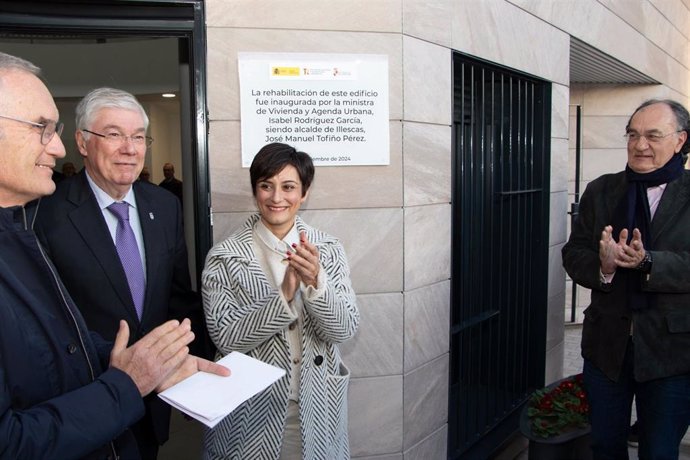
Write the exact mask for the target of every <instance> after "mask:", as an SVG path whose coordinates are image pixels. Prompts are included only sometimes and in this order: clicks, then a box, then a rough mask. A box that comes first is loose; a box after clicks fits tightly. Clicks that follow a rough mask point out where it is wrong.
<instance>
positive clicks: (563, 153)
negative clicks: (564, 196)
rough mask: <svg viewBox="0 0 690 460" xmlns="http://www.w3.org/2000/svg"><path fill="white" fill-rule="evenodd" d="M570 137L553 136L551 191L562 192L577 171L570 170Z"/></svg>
mask: <svg viewBox="0 0 690 460" xmlns="http://www.w3.org/2000/svg"><path fill="white" fill-rule="evenodd" d="M568 151H569V150H568V139H562V138H555V137H552V138H551V158H550V159H551V176H550V177H549V187H550V191H551V192H552V193H553V192H561V191H563V190H566V189H567V187H568V179H569V178H570V176H571V175H573V174H574V173H575V171H574V170H568Z"/></svg>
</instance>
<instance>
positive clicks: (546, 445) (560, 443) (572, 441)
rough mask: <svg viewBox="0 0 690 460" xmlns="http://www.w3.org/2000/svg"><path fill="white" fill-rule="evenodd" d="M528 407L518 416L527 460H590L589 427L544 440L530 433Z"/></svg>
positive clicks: (551, 387) (548, 387) (553, 386)
mask: <svg viewBox="0 0 690 460" xmlns="http://www.w3.org/2000/svg"><path fill="white" fill-rule="evenodd" d="M569 378H570V377H566V378H565V379H563V380H559V381H557V382H554V383H552V384H551V385H549V386H547V387H546V388H545V390H546V391H551V390H553V389H555V388H556V387H558V386H559V385H560V384H561V382H563V381H565V380H568V379H569ZM531 399H532V398H530V400H531ZM529 406H530V402H528V403H527V404H525V405H524V407H523V408H522V412H521V414H520V431H521V432H522V434H523V435H524V436H525V437H526V438H527V439H529V455H528V458H529V460H590V459H591V458H592V451H591V449H590V446H589V444H590V436H589V432H590V427H589V425H586V426H585V427H581V428H574V429H569V430H568V431H566V432H564V433H562V434H559V435H556V436H550V437H548V438H544V437H542V436H539V435H537V434H535V433H534V432H533V431H532V426H531V423H530V417H529V416H528V409H529Z"/></svg>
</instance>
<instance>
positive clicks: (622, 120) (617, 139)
mask: <svg viewBox="0 0 690 460" xmlns="http://www.w3.org/2000/svg"><path fill="white" fill-rule="evenodd" d="M628 118H629V116H613V117H590V116H584V117H583V118H582V148H584V149H602V148H625V146H626V141H625V138H624V137H623V135H624V134H625V125H626V124H627V123H628Z"/></svg>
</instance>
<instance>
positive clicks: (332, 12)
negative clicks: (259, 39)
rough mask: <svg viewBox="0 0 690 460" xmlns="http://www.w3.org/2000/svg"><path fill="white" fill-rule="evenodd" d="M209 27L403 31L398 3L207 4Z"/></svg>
mask: <svg viewBox="0 0 690 460" xmlns="http://www.w3.org/2000/svg"><path fill="white" fill-rule="evenodd" d="M205 4H206V24H207V26H208V27H252V28H258V29H300V30H310V29H314V30H348V31H367V32H397V33H400V32H401V31H402V21H401V17H402V5H401V2H400V1H398V0H376V1H373V2H372V1H369V0H347V1H336V2H324V1H322V0H291V1H289V2H286V1H283V0H206V1H205Z"/></svg>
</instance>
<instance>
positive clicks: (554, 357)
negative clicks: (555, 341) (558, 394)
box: [544, 326, 565, 385]
mask: <svg viewBox="0 0 690 460" xmlns="http://www.w3.org/2000/svg"><path fill="white" fill-rule="evenodd" d="M561 327H562V326H561ZM564 351H565V343H564V342H561V343H560V344H559V345H557V346H555V347H553V348H552V349H550V350H547V351H546V363H545V365H544V385H548V384H550V383H553V382H555V381H556V380H560V379H562V378H563V353H564Z"/></svg>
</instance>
